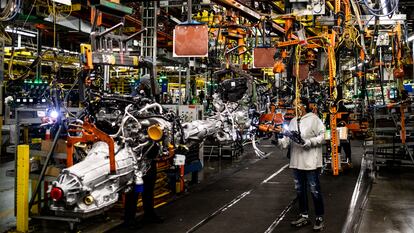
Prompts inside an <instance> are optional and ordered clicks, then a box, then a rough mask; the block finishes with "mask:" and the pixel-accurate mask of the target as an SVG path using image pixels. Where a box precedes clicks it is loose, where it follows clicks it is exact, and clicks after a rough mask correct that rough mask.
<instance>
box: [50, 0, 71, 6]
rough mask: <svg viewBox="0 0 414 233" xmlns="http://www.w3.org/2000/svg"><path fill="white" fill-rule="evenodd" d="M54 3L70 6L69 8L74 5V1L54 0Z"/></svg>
mask: <svg viewBox="0 0 414 233" xmlns="http://www.w3.org/2000/svg"><path fill="white" fill-rule="evenodd" d="M52 2H56V3H60V4H64V5H68V6H70V5H72V0H52Z"/></svg>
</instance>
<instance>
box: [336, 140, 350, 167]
mask: <svg viewBox="0 0 414 233" xmlns="http://www.w3.org/2000/svg"><path fill="white" fill-rule="evenodd" d="M341 148H343V149H344V152H345V156H346V158H347V159H348V161H349V162H350V163H352V159H351V141H349V140H346V141H341V144H340V146H339V148H338V152H341Z"/></svg>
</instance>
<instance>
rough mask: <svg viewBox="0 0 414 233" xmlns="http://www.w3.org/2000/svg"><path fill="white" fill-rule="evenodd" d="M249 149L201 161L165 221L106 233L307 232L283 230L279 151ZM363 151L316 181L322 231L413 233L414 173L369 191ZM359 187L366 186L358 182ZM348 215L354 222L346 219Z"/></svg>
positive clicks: (389, 178) (396, 175) (5, 189)
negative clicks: (261, 156)
mask: <svg viewBox="0 0 414 233" xmlns="http://www.w3.org/2000/svg"><path fill="white" fill-rule="evenodd" d="M248 148H249V147H247V149H246V151H245V152H244V153H243V155H242V156H240V157H239V158H237V159H233V160H232V159H230V158H222V159H218V158H213V157H212V158H209V157H205V158H204V169H203V171H202V172H201V173H200V176H199V178H200V183H199V184H195V185H192V186H189V187H188V189H187V192H186V193H185V194H181V195H180V196H178V197H177V198H176V199H175V200H174V201H173V202H171V203H169V204H167V205H164V206H161V207H160V208H158V209H157V213H158V214H159V215H161V216H163V217H165V218H166V220H165V222H164V223H162V224H145V223H144V224H142V226H141V227H140V228H139V229H129V228H125V227H123V226H118V227H115V228H113V229H112V230H110V231H109V232H140V233H141V232H142V233H146V232H148V233H150V232H151V233H156V232H160V233H165V232H168V233H175V232H180V233H181V232H215V233H220V232H223V233H224V232H226V233H227V232H239V233H244V232H246V233H257V232H265V233H267V232H295V233H304V232H312V226H307V227H304V228H301V229H296V228H292V227H291V226H290V221H292V220H293V219H294V218H295V217H296V216H297V214H298V208H297V203H296V201H295V196H296V194H295V191H294V185H293V180H292V171H291V170H290V169H289V168H288V167H287V164H288V159H287V158H286V156H285V155H286V151H281V150H278V149H276V148H275V147H273V146H271V145H268V146H266V145H264V147H263V150H264V151H266V152H271V154H270V155H269V156H268V157H267V158H266V159H259V158H258V157H256V156H255V155H254V153H253V151H251V150H250V149H248ZM362 154H363V148H362V145H361V143H360V142H358V141H353V142H352V155H353V162H354V163H353V168H352V169H350V170H346V171H344V172H341V173H340V175H339V176H333V175H331V172H330V171H326V172H325V173H324V174H322V176H321V186H322V192H323V195H324V198H325V200H324V201H325V212H326V215H325V220H326V228H325V231H324V232H342V230H343V229H344V227H346V226H347V227H348V229H353V230H352V231H349V232H359V233H367V232H369V233H371V232H372V233H377V232H378V233H379V232H414V214H413V212H414V204H413V203H414V202H413V200H414V188H413V187H414V179H413V178H414V168H399V169H385V168H382V169H381V170H380V172H379V173H377V175H376V179H375V180H374V182H373V183H372V186H371V185H370V184H371V182H370V180H369V179H362V178H361V175H360V170H361V169H360V165H361V164H360V161H361V157H362ZM368 164H369V162H368ZM13 166H14V163H13V162H7V163H3V164H0V173H1V174H0V224H1V225H0V232H3V231H5V230H6V229H9V228H10V226H12V225H13V224H15V219H14V217H13V194H14V189H13V185H14V180H13V178H9V177H5V171H6V170H7V169H10V168H13ZM364 169H365V165H363V169H362V170H364ZM358 181H362V182H358ZM364 182H365V183H367V184H369V185H366V186H363V185H361V184H360V183H364ZM356 185H357V186H356ZM363 187H370V188H371V189H370V192H369V194H368V196H367V198H366V199H364V198H362V200H359V201H356V197H358V195H356V194H357V193H360V194H361V193H362V194H363V192H362V191H361V190H363V189H364V188H363ZM361 196H363V197H364V195H361ZM350 206H351V210H350ZM310 207H311V209H312V201H311V200H310ZM110 212H111V213H112V212H113V213H115V212H118V213H117V214H116V215H115V216H116V217H113V216H110V217H108V216H106V217H104V218H102V219H101V220H100V221H98V220H96V221H95V220H94V221H85V222H89V225H92V226H93V225H99V226H100V228H98V229H97V228H95V230H91V231H90V230H88V229H86V228H84V227H80V228H81V229H82V228H83V229H82V232H103V231H104V230H103V229H108V228H110V227H109V225H111V224H112V225H116V224H117V223H116V222H118V223H119V219H120V217H121V216H122V209H119V208H114V209H113V210H112V211H110ZM311 213H313V211H312V210H311ZM349 213H351V214H349ZM355 216H357V219H356V220H355V219H353V220H352V218H351V219H350V217H355ZM114 218H118V221H114ZM139 219H140V216H139V217H138V218H137V220H139ZM312 219H313V217H312ZM115 220H116V219H115ZM92 228H93V227H92ZM36 232H69V231H68V225H67V224H62V223H61V222H55V223H53V222H44V223H43V224H41V225H40V226H38V227H36Z"/></svg>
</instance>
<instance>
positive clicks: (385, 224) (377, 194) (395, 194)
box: [359, 168, 414, 233]
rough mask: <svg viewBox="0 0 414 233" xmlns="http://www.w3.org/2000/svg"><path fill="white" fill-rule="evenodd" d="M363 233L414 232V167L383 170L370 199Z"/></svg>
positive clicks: (363, 221)
mask: <svg viewBox="0 0 414 233" xmlns="http://www.w3.org/2000/svg"><path fill="white" fill-rule="evenodd" d="M359 232H360V233H365V232H370V233H397V232H398V233H412V232H414V171H413V168H392V169H391V168H381V169H380V172H379V173H377V178H376V179H375V181H374V183H373V185H372V190H371V192H370V194H369V196H368V202H367V204H366V208H365V209H364V212H363V216H362V219H361V225H360V229H359Z"/></svg>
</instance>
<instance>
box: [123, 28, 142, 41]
mask: <svg viewBox="0 0 414 233" xmlns="http://www.w3.org/2000/svg"><path fill="white" fill-rule="evenodd" d="M147 30H148V29H147V28H144V29H142V30H140V31H138V32H135V33H134V34H132V35H130V36H128V37H127V38H125V40H124V42H128V41H130V40H131V39H132V38H134V37H136V36H138V35H141V34H142V33H144V32H146V31H147Z"/></svg>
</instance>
